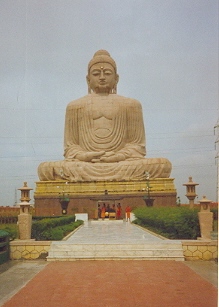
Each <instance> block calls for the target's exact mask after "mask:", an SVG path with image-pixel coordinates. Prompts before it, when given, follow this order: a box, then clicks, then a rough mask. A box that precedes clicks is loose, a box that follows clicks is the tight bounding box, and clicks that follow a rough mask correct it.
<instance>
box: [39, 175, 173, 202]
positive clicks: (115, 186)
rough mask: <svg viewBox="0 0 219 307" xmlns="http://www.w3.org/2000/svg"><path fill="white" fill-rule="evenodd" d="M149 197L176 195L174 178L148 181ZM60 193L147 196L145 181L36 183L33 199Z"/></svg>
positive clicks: (55, 195)
mask: <svg viewBox="0 0 219 307" xmlns="http://www.w3.org/2000/svg"><path fill="white" fill-rule="evenodd" d="M150 187H151V189H150V195H151V196H153V195H155V194H156V195H157V194H163V195H164V196H165V194H176V189H175V186H174V178H157V179H153V180H150ZM60 193H66V194H69V196H73V197H81V196H85V195H94V196H95V195H100V194H105V193H108V194H110V195H117V194H119V195H127V194H128V195H136V194H138V195H142V196H143V195H145V194H147V183H146V181H120V182H118V181H112V182H110V181H98V182H65V181H38V182H36V189H35V194H34V197H35V198H38V197H43V196H44V197H57V195H59V194H60Z"/></svg>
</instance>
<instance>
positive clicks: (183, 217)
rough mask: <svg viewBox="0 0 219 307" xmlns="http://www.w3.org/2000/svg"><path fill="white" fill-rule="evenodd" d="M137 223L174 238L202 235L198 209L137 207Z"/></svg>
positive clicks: (135, 212) (191, 237)
mask: <svg viewBox="0 0 219 307" xmlns="http://www.w3.org/2000/svg"><path fill="white" fill-rule="evenodd" d="M134 214H135V216H136V218H137V221H136V223H137V224H140V225H142V226H144V227H152V228H153V229H157V230H158V232H159V233H163V234H167V235H168V237H169V238H172V239H196V238H197V237H198V236H200V228H199V220H198V210H195V209H194V210H191V209H189V208H185V207H161V208H156V207H152V208H147V207H145V208H137V209H136V210H134Z"/></svg>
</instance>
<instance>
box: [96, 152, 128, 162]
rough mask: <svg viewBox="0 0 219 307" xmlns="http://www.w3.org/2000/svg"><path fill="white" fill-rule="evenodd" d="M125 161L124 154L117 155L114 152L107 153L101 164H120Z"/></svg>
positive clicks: (101, 159)
mask: <svg viewBox="0 0 219 307" xmlns="http://www.w3.org/2000/svg"><path fill="white" fill-rule="evenodd" d="M124 160H125V155H124V154H122V153H115V152H113V151H110V152H106V153H105V155H103V156H102V157H101V158H100V162H108V163H110V162H119V161H124Z"/></svg>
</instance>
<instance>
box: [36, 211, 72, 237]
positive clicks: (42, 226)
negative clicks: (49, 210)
mask: <svg viewBox="0 0 219 307" xmlns="http://www.w3.org/2000/svg"><path fill="white" fill-rule="evenodd" d="M74 221H75V216H65V217H58V218H45V219H42V220H40V221H37V222H33V224H32V238H34V239H36V240H38V238H39V237H41V236H42V235H41V234H42V233H43V231H45V230H46V231H49V230H50V229H53V228H55V227H58V226H62V225H66V224H70V223H72V222H74ZM39 240H41V239H39Z"/></svg>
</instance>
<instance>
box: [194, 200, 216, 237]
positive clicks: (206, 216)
mask: <svg viewBox="0 0 219 307" xmlns="http://www.w3.org/2000/svg"><path fill="white" fill-rule="evenodd" d="M210 203H211V200H208V199H207V198H206V197H205V196H203V198H202V200H200V204H201V211H200V212H199V213H198V217H199V224H200V230H201V238H199V239H205V240H211V232H212V230H213V213H212V212H210Z"/></svg>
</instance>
